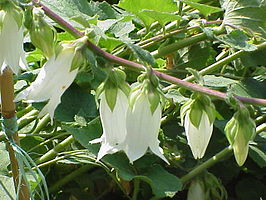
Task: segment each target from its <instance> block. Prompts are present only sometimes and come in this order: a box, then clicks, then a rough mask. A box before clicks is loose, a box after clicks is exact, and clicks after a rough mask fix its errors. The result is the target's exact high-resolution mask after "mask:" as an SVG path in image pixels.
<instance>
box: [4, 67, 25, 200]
mask: <svg viewBox="0 0 266 200" xmlns="http://www.w3.org/2000/svg"><path fill="white" fill-rule="evenodd" d="M0 81H1V84H0V85H1V101H2V102H1V103H2V117H3V118H4V119H11V118H13V117H15V114H16V105H15V103H14V85H13V73H12V71H11V69H10V68H8V67H7V68H6V69H5V70H4V71H3V73H2V74H1V78H0ZM9 137H10V138H13V140H14V141H15V142H16V144H17V145H19V137H18V133H15V134H12V135H10V136H9ZM7 150H8V152H9V158H10V162H11V169H12V176H13V181H14V184H15V189H16V191H17V190H19V200H30V194H29V190H28V187H27V185H26V182H25V180H24V179H22V181H21V184H20V185H19V166H18V161H17V159H16V156H15V152H14V150H13V148H12V146H11V145H10V144H9V143H7Z"/></svg>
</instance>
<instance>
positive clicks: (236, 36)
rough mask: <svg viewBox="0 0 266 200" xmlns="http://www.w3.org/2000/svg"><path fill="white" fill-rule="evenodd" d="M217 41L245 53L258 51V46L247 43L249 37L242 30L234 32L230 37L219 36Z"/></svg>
mask: <svg viewBox="0 0 266 200" xmlns="http://www.w3.org/2000/svg"><path fill="white" fill-rule="evenodd" d="M217 39H218V40H219V41H221V42H223V43H225V44H227V45H229V46H230V47H232V48H235V49H240V50H244V51H255V50H257V47H256V45H254V44H249V43H247V40H248V37H247V36H246V35H245V33H244V32H243V31H241V30H233V31H231V32H230V33H229V34H228V35H224V36H218V37H217Z"/></svg>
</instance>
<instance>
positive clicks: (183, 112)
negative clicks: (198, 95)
mask: <svg viewBox="0 0 266 200" xmlns="http://www.w3.org/2000/svg"><path fill="white" fill-rule="evenodd" d="M194 101H195V100H194V99H189V100H188V101H187V102H186V103H185V104H183V105H182V107H181V109H180V118H181V124H184V118H185V115H186V114H187V112H188V111H189V110H190V105H191V104H192V103H193V102H194Z"/></svg>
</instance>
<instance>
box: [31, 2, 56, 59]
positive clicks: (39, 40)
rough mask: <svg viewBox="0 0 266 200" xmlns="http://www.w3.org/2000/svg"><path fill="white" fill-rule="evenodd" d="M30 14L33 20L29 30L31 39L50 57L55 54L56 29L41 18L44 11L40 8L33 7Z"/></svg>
mask: <svg viewBox="0 0 266 200" xmlns="http://www.w3.org/2000/svg"><path fill="white" fill-rule="evenodd" d="M32 14H33V20H32V25H31V26H30V30H29V32H30V38H31V41H32V43H33V45H34V46H36V47H37V48H39V49H40V50H41V51H42V52H43V54H44V55H45V56H46V57H48V58H50V57H51V56H53V55H54V54H55V41H56V30H55V29H54V28H53V27H52V26H51V25H49V24H48V23H47V22H46V21H45V20H44V19H43V18H44V12H43V10H42V9H41V8H35V7H34V8H33V10H32Z"/></svg>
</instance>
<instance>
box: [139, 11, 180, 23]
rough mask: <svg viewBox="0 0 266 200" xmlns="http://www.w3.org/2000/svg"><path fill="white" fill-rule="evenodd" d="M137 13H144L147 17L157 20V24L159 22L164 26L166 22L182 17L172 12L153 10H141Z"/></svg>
mask: <svg viewBox="0 0 266 200" xmlns="http://www.w3.org/2000/svg"><path fill="white" fill-rule="evenodd" d="M139 13H141V14H144V15H146V16H147V17H150V18H152V19H154V20H155V21H158V22H159V24H161V25H162V26H164V25H165V24H166V23H168V22H170V21H175V20H181V19H182V17H180V16H178V15H176V14H174V13H168V12H158V11H155V10H142V11H140V12H139Z"/></svg>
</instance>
